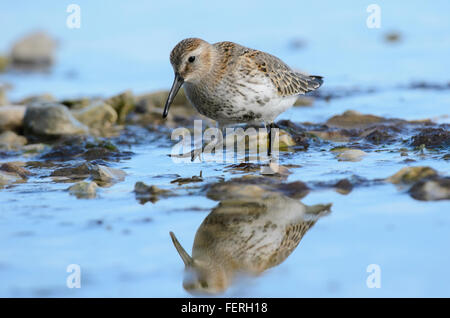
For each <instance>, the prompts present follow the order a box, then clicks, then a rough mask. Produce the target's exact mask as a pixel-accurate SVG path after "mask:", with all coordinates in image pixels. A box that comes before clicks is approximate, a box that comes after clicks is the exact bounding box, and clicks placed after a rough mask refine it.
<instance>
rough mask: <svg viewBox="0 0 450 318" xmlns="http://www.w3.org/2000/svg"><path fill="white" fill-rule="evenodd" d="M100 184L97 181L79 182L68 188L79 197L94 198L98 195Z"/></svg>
mask: <svg viewBox="0 0 450 318" xmlns="http://www.w3.org/2000/svg"><path fill="white" fill-rule="evenodd" d="M97 188H98V185H97V184H96V183H95V182H85V181H81V182H77V183H75V184H74V185H72V186H70V187H69V188H68V189H67V190H68V191H69V193H70V194H71V195H74V196H76V197H77V198H78V199H93V198H95V197H96V196H97Z"/></svg>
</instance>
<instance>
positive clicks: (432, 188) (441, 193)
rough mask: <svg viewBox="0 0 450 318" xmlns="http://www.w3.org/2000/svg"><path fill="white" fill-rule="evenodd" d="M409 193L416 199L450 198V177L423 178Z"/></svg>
mask: <svg viewBox="0 0 450 318" xmlns="http://www.w3.org/2000/svg"><path fill="white" fill-rule="evenodd" d="M409 193H410V195H411V196H412V197H413V198H414V199H416V200H422V201H435V200H450V178H435V179H432V180H421V181H419V182H417V183H416V184H414V185H413V186H412V188H411V189H410V190H409Z"/></svg>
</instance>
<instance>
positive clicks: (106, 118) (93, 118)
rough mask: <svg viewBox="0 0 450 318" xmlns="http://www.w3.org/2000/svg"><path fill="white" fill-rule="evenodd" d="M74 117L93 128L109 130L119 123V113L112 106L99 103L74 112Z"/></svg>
mask: <svg viewBox="0 0 450 318" xmlns="http://www.w3.org/2000/svg"><path fill="white" fill-rule="evenodd" d="M72 114H73V116H74V117H75V118H76V119H78V120H79V121H80V122H81V123H83V124H85V125H87V126H89V127H91V128H109V127H111V126H112V125H113V124H114V123H115V122H116V121H117V113H116V111H115V110H114V108H112V107H111V106H110V105H108V104H106V103H103V102H98V103H94V104H92V105H90V106H88V107H86V108H82V109H79V110H75V111H72Z"/></svg>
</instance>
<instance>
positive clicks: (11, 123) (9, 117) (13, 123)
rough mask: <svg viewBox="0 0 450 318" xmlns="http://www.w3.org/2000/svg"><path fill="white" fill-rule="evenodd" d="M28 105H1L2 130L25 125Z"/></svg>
mask: <svg viewBox="0 0 450 318" xmlns="http://www.w3.org/2000/svg"><path fill="white" fill-rule="evenodd" d="M25 110H26V107H25V106H22V105H10V106H2V107H0V132H2V131H6V130H17V129H20V128H21V127H22V125H23V118H24V116H25Z"/></svg>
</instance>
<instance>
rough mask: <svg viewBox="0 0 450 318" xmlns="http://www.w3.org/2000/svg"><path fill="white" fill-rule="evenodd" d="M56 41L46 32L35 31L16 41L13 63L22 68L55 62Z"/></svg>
mask: <svg viewBox="0 0 450 318" xmlns="http://www.w3.org/2000/svg"><path fill="white" fill-rule="evenodd" d="M55 48H56V41H54V40H53V39H52V38H51V37H50V36H49V35H48V34H47V33H45V32H34V33H31V34H28V35H26V36H24V37H23V38H21V39H19V40H18V41H17V42H16V43H14V45H13V47H12V49H11V54H10V58H11V63H12V64H13V66H14V67H20V68H24V67H25V68H42V67H48V66H50V65H51V64H53V61H54V50H55Z"/></svg>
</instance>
